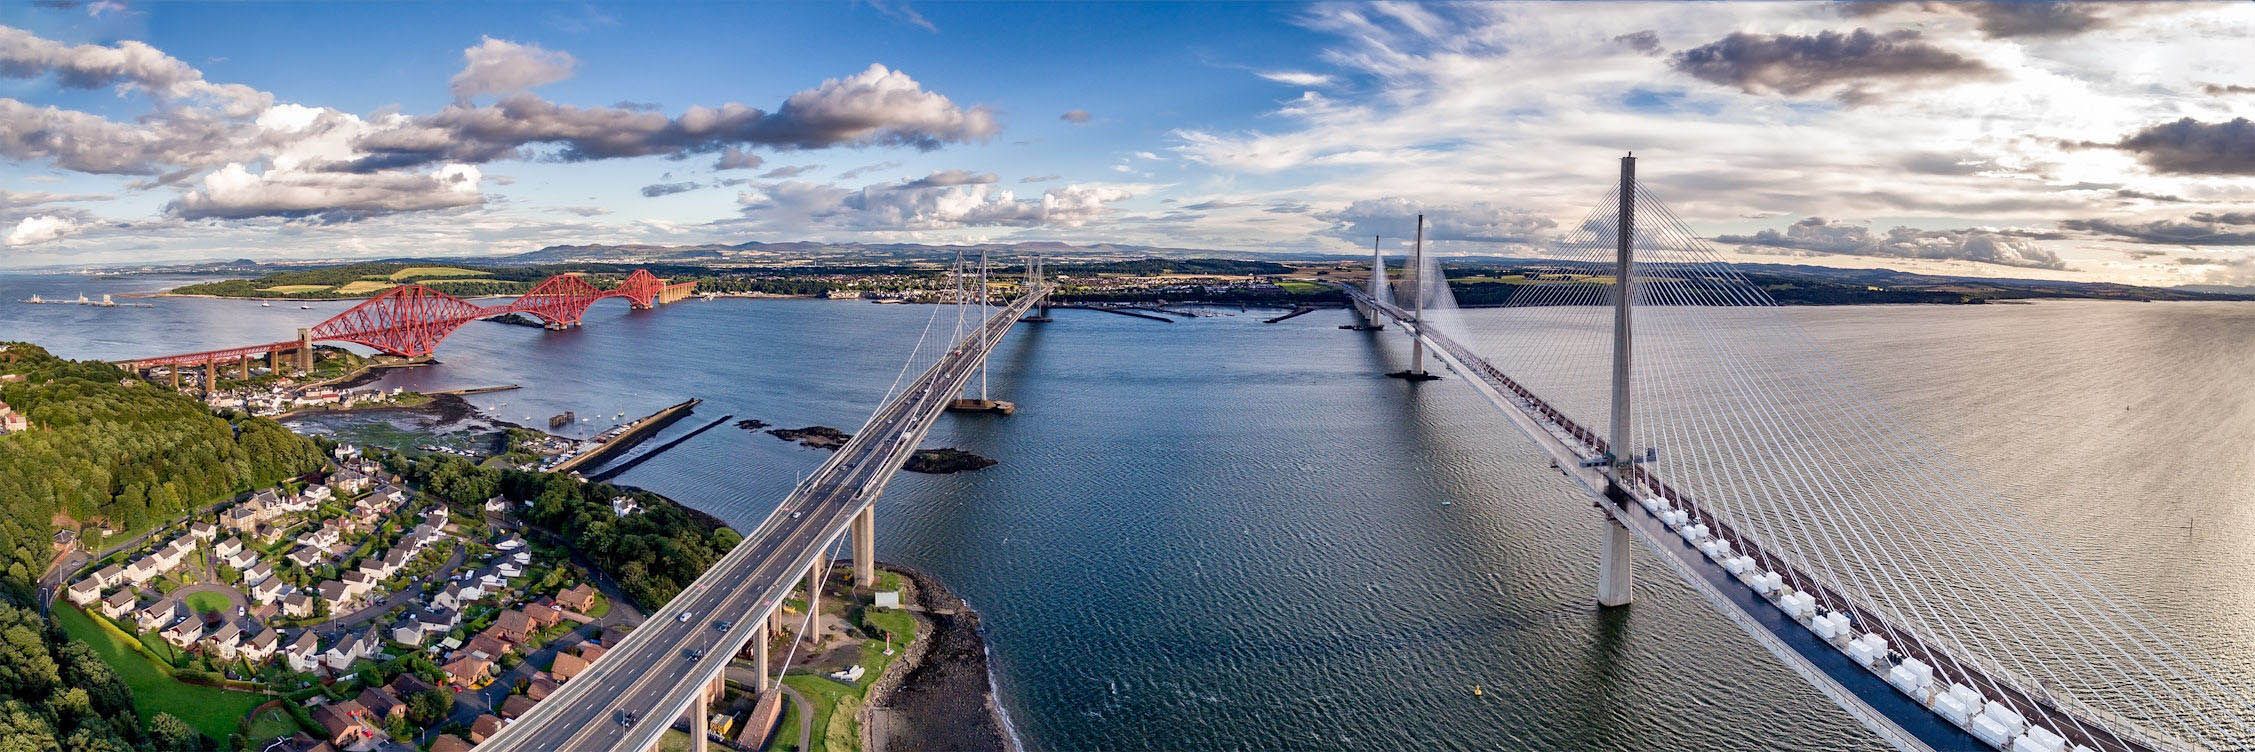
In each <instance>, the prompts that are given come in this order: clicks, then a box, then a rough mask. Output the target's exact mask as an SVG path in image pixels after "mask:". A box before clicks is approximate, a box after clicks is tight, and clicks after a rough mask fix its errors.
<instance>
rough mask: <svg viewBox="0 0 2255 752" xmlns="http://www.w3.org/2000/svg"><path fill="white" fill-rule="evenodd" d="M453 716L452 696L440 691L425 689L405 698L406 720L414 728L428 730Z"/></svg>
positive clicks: (449, 693)
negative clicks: (412, 724)
mask: <svg viewBox="0 0 2255 752" xmlns="http://www.w3.org/2000/svg"><path fill="white" fill-rule="evenodd" d="M453 714H454V694H453V693H451V692H447V691H445V690H440V689H426V690H423V691H421V692H417V693H415V695H414V696H412V697H409V698H407V719H408V720H410V721H414V722H415V725H416V726H420V727H425V728H428V727H430V726H431V725H433V724H436V723H438V722H439V721H443V720H446V717H447V716H450V715H453Z"/></svg>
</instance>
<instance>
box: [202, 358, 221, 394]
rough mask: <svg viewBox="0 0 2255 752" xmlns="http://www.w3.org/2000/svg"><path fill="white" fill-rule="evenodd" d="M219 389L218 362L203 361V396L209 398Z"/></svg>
mask: <svg viewBox="0 0 2255 752" xmlns="http://www.w3.org/2000/svg"><path fill="white" fill-rule="evenodd" d="M218 389H219V361H216V360H207V361H204V395H205V396H207V397H208V396H210V395H211V394H212V393H214V392H216V391H217V390H218Z"/></svg>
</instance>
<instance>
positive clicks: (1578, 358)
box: [1340, 157, 2255, 752]
mask: <svg viewBox="0 0 2255 752" xmlns="http://www.w3.org/2000/svg"><path fill="white" fill-rule="evenodd" d="M1639 217H1642V218H1643V219H1644V220H1645V221H1644V222H1639V221H1638V218H1639ZM1423 224H1424V220H1423V218H1422V217H1419V218H1418V232H1417V238H1416V241H1415V245H1414V250H1413V251H1412V257H1411V259H1410V263H1409V265H1408V266H1407V267H1406V268H1405V269H1404V272H1403V276H1404V277H1405V290H1404V291H1403V292H1402V293H1400V294H1399V295H1397V294H1396V293H1395V292H1394V290H1393V287H1394V284H1393V283H1392V282H1391V281H1390V280H1389V279H1388V276H1387V270H1386V266H1385V260H1384V257H1383V255H1382V254H1381V253H1380V252H1378V251H1377V250H1375V249H1374V251H1373V259H1372V275H1371V279H1370V282H1369V284H1368V285H1367V286H1365V287H1354V286H1350V285H1341V286H1340V287H1341V288H1342V289H1343V290H1344V291H1345V292H1346V293H1347V294H1348V296H1349V297H1350V299H1351V300H1352V302H1353V307H1354V309H1355V312H1356V315H1357V317H1358V318H1359V319H1360V325H1359V326H1358V327H1356V328H1360V329H1363V330H1366V331H1370V330H1377V329H1379V328H1380V327H1382V326H1383V324H1385V323H1389V322H1390V323H1394V324H1397V325H1398V327H1399V328H1400V329H1401V330H1403V331H1405V332H1406V333H1407V334H1408V336H1410V337H1411V338H1412V353H1411V366H1410V368H1409V369H1408V370H1406V371H1403V372H1399V373H1394V374H1391V375H1393V376H1396V377H1402V378H1408V379H1412V380H1427V379H1432V378H1437V376H1435V375H1434V374H1432V373H1430V372H1428V371H1427V370H1426V367H1425V360H1426V357H1427V351H1428V350H1430V351H1431V353H1432V355H1433V357H1435V358H1437V359H1438V360H1439V361H1440V362H1441V363H1442V364H1443V365H1445V366H1446V367H1447V370H1448V371H1452V372H1454V373H1456V374H1459V375H1460V376H1461V377H1463V379H1464V380H1465V381H1466V382H1468V383H1469V384H1470V386H1471V387H1472V388H1473V389H1475V390H1476V391H1478V392H1479V393H1481V394H1482V395H1483V396H1484V397H1486V398H1487V400H1488V401H1489V402H1491V403H1493V404H1494V405H1495V406H1496V407H1497V408H1498V410H1499V412H1501V414H1502V415H1503V417H1504V418H1505V420H1506V422H1508V423H1510V424H1511V425H1512V426H1513V427H1514V428H1516V429H1517V430H1518V431H1519V432H1521V433H1522V434H1524V435H1525V436H1526V437H1527V438H1528V439H1529V440H1530V441H1532V442H1533V443H1534V444H1535V445H1536V446H1537V447H1538V448H1539V449H1540V450H1542V452H1543V453H1544V454H1546V455H1548V456H1549V458H1550V460H1551V463H1552V464H1553V466H1554V467H1556V468H1558V470H1559V471H1560V472H1561V473H1562V474H1564V475H1565V476H1566V477H1568V478H1569V479H1571V480H1572V481H1573V483H1574V484H1575V485H1577V486H1578V487H1579V488H1580V490H1581V491H1583V492H1586V493H1587V494H1588V495H1589V496H1590V498H1591V500H1592V503H1593V505H1594V506H1595V507H1596V508H1597V509H1598V510H1600V511H1601V512H1602V517H1601V518H1600V520H1601V522H1600V527H1599V529H1598V530H1597V531H1596V533H1597V535H1596V537H1595V540H1594V543H1595V546H1594V548H1595V549H1596V553H1597V556H1596V563H1597V566H1596V573H1595V575H1596V576H1595V596H1596V600H1597V602H1598V603H1599V604H1600V605H1601V606H1604V607H1622V606H1627V605H1629V604H1630V602H1631V601H1632V600H1633V585H1632V582H1631V565H1630V563H1631V560H1630V552H1631V550H1632V548H1633V546H1635V545H1637V544H1641V545H1642V546H1643V547H1645V548H1646V549H1648V550H1650V551H1651V552H1652V553H1653V554H1654V555H1655V556H1654V558H1656V559H1657V560H1658V561H1659V562H1660V563H1661V564H1662V565H1664V566H1665V567H1666V568H1667V569H1669V570H1670V571H1673V572H1674V573H1675V574H1677V575H1678V576H1679V577H1680V578H1681V579H1682V580H1683V581H1684V582H1685V583H1687V584H1688V585H1689V586H1690V587H1691V589H1692V590H1693V591H1695V592H1696V593H1697V594H1698V595H1700V596H1702V597H1703V598H1704V599H1705V600H1706V601H1707V602H1708V603H1709V604H1711V605H1712V606H1713V607H1714V608H1716V609H1717V610H1718V611H1719V612H1720V613H1722V614H1723V615H1724V616H1726V617H1728V618H1730V619H1731V620H1732V621H1733V622H1734V623H1736V624H1738V625H1739V626H1740V627H1741V628H1743V629H1744V630H1745V631H1746V632H1747V634H1749V635H1751V636H1753V637H1754V639H1755V642H1757V643H1758V644H1760V645H1761V646H1762V647H1764V648H1765V649H1767V650H1768V651H1769V652H1770V653H1772V654H1774V655H1776V656H1777V657H1778V658H1779V659H1780V660H1782V661H1784V662H1785V664H1786V665H1787V666H1789V667H1791V668H1792V669H1793V670H1794V671H1795V672H1796V673H1797V674H1799V675H1800V676H1801V677H1802V678H1803V679H1805V680H1807V681H1808V682H1809V683H1810V684H1811V685H1812V686H1814V687H1815V688H1816V689H1818V690H1819V691H1820V692H1821V693H1823V694H1824V695H1826V696H1827V697H1829V698H1830V699H1832V700H1833V701H1834V702H1835V703H1837V704H1838V705H1839V706H1840V707H1841V708H1843V709H1845V710H1846V711H1848V713H1849V714H1850V715H1851V716H1853V717H1855V718H1856V719H1857V720H1858V721H1859V722H1861V723H1862V724H1863V725H1864V726H1865V727H1866V728H1868V729H1870V730H1871V731H1872V732H1873V733H1875V734H1877V735H1878V736H1879V737H1880V738H1881V739H1883V740H1885V741H1886V742H1887V743H1888V744H1890V745H1892V746H1894V747H1896V748H1898V749H1904V750H1960V749H2004V750H2010V751H2011V752H2101V751H2104V752H2115V751H2121V752H2130V751H2140V752H2143V751H2148V750H2225V749H2250V748H2255V693H2251V692H2250V687H2249V685H2248V684H2249V683H2248V681H2247V677H2246V675H2245V674H2244V672H2240V673H2235V672H2233V671H2231V670H2229V669H2228V668H2226V667H2223V666H2219V665H2217V663H2216V662H2215V661H2214V660H2213V659H2212V657H2213V656H2214V655H2216V654H2217V653H2218V652H2219V651H2215V650H2213V649H2208V650H2201V649H2189V648H2194V647H2196V646H2195V645H2193V644H2191V643H2192V642H2193V641H2192V640H2191V639H2190V638H2189V637H2188V636H2186V635H2181V634H2174V633H2170V632H2169V631H2168V630H2165V629H2162V628H2160V627H2157V626H2155V625H2154V624H2153V623H2152V621H2151V620H2149V619H2147V618H2144V617H2143V612H2144V609H2142V608H2140V607H2138V606H2135V605H2132V604H2129V603H2125V602H2122V601H2120V600H2118V599H2116V598H2114V597H2112V596H2111V595H2110V594H2109V593H2107V592H2106V591H2105V590H2104V589H2102V588H2100V587H2098V586H2097V585H2095V584H2094V583H2093V582H2092V581H2091V579H2090V578H2088V577H2085V576H2083V575H2082V574H2081V573H2080V571H2079V570H2078V568H2077V566H2076V565H2075V564H2074V563H2072V562H2068V561H2065V560H2063V559H2062V557H2060V556H2059V554H2058V552H2057V550H2056V549H2057V546H2056V545H2055V544H2054V542H2053V541H2050V540H2046V539H2044V537H2043V536H2042V535H2041V534H2040V533H2039V532H2038V528H2037V526H2035V525H2033V524H2032V521H2031V520H2029V519H2027V518H2026V516H2025V515H2023V514H2020V513H2019V511H2018V510H2017V509H2014V508H2012V507H2010V506H2008V505H2006V504H2004V503H2001V501H2000V500H1999V499H1998V498H1997V497H1996V496H1995V495H1994V494H1992V493H1989V492H1986V491H1985V490H1983V489H1982V488H1980V485H1979V483H1978V482H1977V481H1975V480H1973V478H1972V475H1973V474H1972V473H1971V472H1970V471H1969V470H1968V469H1967V468H1963V467H1960V466H1956V465H1953V464H1951V462H1950V461H1949V460H1947V459H1946V456H1947V453H1946V452H1942V451H1940V450H1938V449H1937V448H1935V445H1934V444H1933V443H1932V442H1931V441H1929V440H1927V439H1925V438H1924V437H1922V436H1918V435H1916V434H1915V432H1913V431H1911V430H1910V429H1909V428H1908V427H1906V426H1904V425H1903V424H1901V423H1900V422H1899V421H1892V420H1889V419H1887V418H1886V417H1885V416H1884V415H1882V414H1881V413H1880V411H1879V409H1878V407H1877V405H1879V404H1882V403H1883V400H1880V399H1878V398H1877V397H1876V395H1870V394H1864V393H1858V392H1857V391H1856V390H1855V388H1854V387H1853V386H1852V383H1853V381H1854V380H1853V379H1852V378H1849V377H1847V376H1846V374H1845V373H1844V371H1843V370H1842V369H1839V368H1838V367H1837V366H1836V364H1833V363H1831V362H1830V361H1828V360H1826V359H1825V358H1823V357H1822V355H1821V352H1816V348H1815V347H1814V346H1813V345H1812V344H1811V343H1809V342H1808V341H1807V339H1806V335H1805V334H1803V333H1801V332H1800V330H1799V329H1798V327H1797V326H1794V325H1793V323H1792V321H1791V320H1790V319H1789V318H1786V317H1785V316H1783V315H1782V314H1781V313H1780V312H1779V310H1778V308H1777V306H1776V304H1775V301H1774V300H1772V299H1771V298H1770V297H1769V296H1768V295H1767V293H1765V292H1764V291H1763V290H1762V289H1761V288H1760V287H1759V286H1757V285H1755V284H1753V283H1752V282H1750V281H1749V280H1747V279H1746V278H1745V277H1743V276H1741V275H1739V274H1737V273H1736V272H1735V271H1733V270H1732V268H1731V267H1730V265H1729V263H1728V262H1727V261H1725V260H1724V259H1723V257H1722V256H1721V255H1720V254H1718V253H1717V252H1716V251H1715V250H1714V249H1712V248H1711V247H1709V246H1708V245H1707V244H1706V242H1705V241H1704V240H1702V239H1701V237H1700V236H1699V235H1697V234H1696V233H1693V232H1691V231H1690V230H1689V229H1688V228H1687V227H1686V226H1685V225H1684V223H1683V222H1682V220H1680V219H1678V218H1677V217H1675V215H1674V214H1673V213H1672V212H1671V211H1669V210H1668V209H1667V207H1666V206H1665V205H1664V204H1661V203H1660V202H1659V201H1658V200H1657V199H1656V198H1654V197H1653V196H1652V195H1651V193H1650V192H1649V191H1647V190H1646V189H1645V188H1643V187H1642V186H1640V185H1639V184H1638V183H1637V182H1636V179H1635V159H1634V157H1625V158H1623V159H1622V162H1621V180H1620V183H1619V185H1618V186H1617V187H1616V188H1614V189H1613V191H1612V192H1611V194H1610V195H1609V196H1607V197H1606V199H1605V200H1603V201H1601V202H1600V203H1599V204H1598V206H1597V207H1596V208H1593V209H1592V210H1591V211H1590V213H1589V214H1588V215H1587V216H1585V217H1584V218H1583V220H1582V221H1581V222H1580V223H1579V224H1578V225H1575V226H1573V230H1572V231H1571V232H1570V233H1569V234H1568V236H1567V237H1566V238H1565V239H1564V240H1563V241H1562V242H1560V243H1559V244H1557V246H1556V247H1554V248H1551V249H1548V255H1549V258H1547V259H1546V261H1545V263H1546V264H1549V268H1550V269H1551V273H1547V274H1537V275H1528V278H1527V279H1525V280H1523V284H1522V285H1521V286H1519V287H1518V288H1517V289H1516V290H1515V291H1514V292H1513V294H1512V295H1513V297H1512V299H1511V300H1510V302H1509V304H1508V305H1506V306H1505V307H1503V308H1502V309H1500V310H1490V311H1480V312H1478V313H1479V314H1480V315H1477V316H1475V315H1472V314H1473V312H1468V311H1460V310H1458V309H1456V308H1455V306H1454V304H1453V302H1452V298H1451V296H1450V294H1449V290H1448V283H1447V281H1446V277H1445V276H1444V275H1443V274H1442V273H1441V271H1440V268H1439V264H1438V263H1437V262H1436V261H1435V260H1434V259H1432V258H1428V257H1426V256H1425V254H1424V252H1423V250H1424V249H1423V246H1424V243H1423V234H1424V232H1423V230H1424V227H1423ZM1536 277H1541V279H1537V278H1536ZM1757 343H1760V344H1757ZM1770 343H1783V344H1784V345H1785V346H1786V348H1785V349H1792V348H1793V347H1803V348H1804V349H1805V350H1807V351H1808V352H1802V353H1793V354H1791V355H1789V356H1787V357H1779V356H1778V355H1777V354H1776V353H1774V352H1769V353H1765V352H1762V351H1761V349H1762V347H1764V346H1766V345H1768V344H1770ZM1576 416H1582V417H1581V418H1577V417H1576ZM1588 416H1603V417H1605V418H1606V422H1605V423H1604V424H1601V425H1602V428H1599V427H1593V425H1592V424H1590V423H1587V422H1584V420H1585V419H1586V418H1587V417H1588Z"/></svg>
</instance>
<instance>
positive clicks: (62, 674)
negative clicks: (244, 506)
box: [0, 342, 321, 752]
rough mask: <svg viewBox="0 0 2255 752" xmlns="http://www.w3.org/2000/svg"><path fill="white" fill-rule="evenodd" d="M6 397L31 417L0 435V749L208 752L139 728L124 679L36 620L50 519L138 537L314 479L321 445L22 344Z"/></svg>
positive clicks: (166, 732) (175, 733)
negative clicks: (253, 493) (187, 513)
mask: <svg viewBox="0 0 2255 752" xmlns="http://www.w3.org/2000/svg"><path fill="white" fill-rule="evenodd" d="M0 401H5V402H6V403H7V404H8V406H9V407H12V408H14V409H15V410H17V411H18V412H22V413H24V414H25V415H26V416H27V417H29V418H30V420H31V430H29V431H25V432H21V433H12V434H6V435H0V502H4V503H0V558H4V562H0V565H4V568H0V752H48V751H50V750H61V751H63V752H130V751H131V750H137V749H140V750H165V751H167V752H170V751H171V750H193V749H203V748H206V747H205V745H206V744H208V742H207V741H206V740H205V739H204V738H203V736H202V735H201V734H199V733H197V732H196V731H195V730H194V729H192V728H190V727H189V726H188V725H187V724H186V723H184V722H182V721H181V720H180V719H178V718H174V717H172V716H169V715H161V714H160V715H158V716H157V717H156V718H155V719H153V720H152V721H151V723H150V724H149V727H148V728H147V729H146V730H144V729H142V728H141V726H140V724H139V723H138V721H137V720H136V716H135V713H134V707H133V692H132V690H131V689H130V688H129V687H128V686H127V685H126V684H125V682H123V681H122V680H120V679H119V677H118V676H117V674H116V673H115V672H113V671H111V669H110V667H109V665H108V664H105V663H103V662H102V659H101V657H100V656H98V655H96V654H95V653H94V651H93V650H91V649H89V648H87V646H85V645H82V644H78V643H75V642H71V641H69V640H68V639H67V638H65V637H64V635H63V632H62V630H61V629H58V628H56V627H55V626H54V624H53V623H52V622H50V621H48V620H46V619H44V618H42V617H41V616H40V614H39V610H38V607H37V601H35V600H34V599H33V587H34V583H35V582H36V581H37V579H38V577H39V575H40V573H41V571H43V570H44V569H45V568H46V566H47V563H48V561H49V560H50V558H51V555H52V552H53V549H52V548H51V541H52V537H51V536H52V535H53V533H54V530H53V527H52V525H51V523H52V521H53V520H54V518H55V515H56V513H57V512H62V513H64V514H67V515H69V516H70V517H71V518H72V519H75V520H78V521H81V522H90V521H93V520H97V519H98V520H104V521H107V522H109V523H110V524H111V525H113V526H115V527H117V528H119V529H122V530H139V529H141V528H142V527H144V526H147V525H151V524H154V523H158V522H162V521H165V520H169V519H171V518H173V517H176V516H178V515H179V514H180V513H181V512H182V511H184V510H187V509H189V508H191V507H199V506H202V505H205V504H208V503H211V502H214V501H219V500H222V499H225V498H228V497H230V496H232V495H234V494H235V493H236V492H239V491H245V490H249V489H251V488H254V487H259V486H267V485H272V484H274V483H276V482H278V481H280V480H282V479H283V478H287V477H290V476H293V475H298V474H301V473H305V472H309V471H312V470H314V469H316V468H318V467H319V466H320V463H321V452H320V450H319V449H318V448H316V447H315V446H314V445H313V442H311V441H309V440H307V439H305V438H304V437H301V436H298V435H297V434H294V433H291V432H290V431H289V430H288V429H285V428H283V427H282V426H281V425H280V424H277V423H275V422H273V421H270V420H265V419H259V418H251V419H244V420H240V421H235V422H230V421H228V420H226V419H223V418H219V417H216V416H213V415H212V414H211V413H210V412H209V411H207V410H205V409H204V406H203V404H202V403H199V402H197V401H196V400H194V399H192V398H189V397H187V396H185V395H181V394H178V393H176V392H173V391H171V390H168V389H164V388H161V387H158V386H155V385H152V384H147V383H143V382H141V381H140V380H138V379H134V378H132V377H130V376H128V375H127V374H126V373H125V372H124V371H121V370H118V369H117V368H116V367H113V366H111V365H109V364H106V363H99V362H77V361H68V360H62V359H59V358H56V357H54V356H52V355H49V354H48V353H47V351H46V350H43V349H40V348H39V347H37V346H34V345H29V344H24V343H15V342H0Z"/></svg>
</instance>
